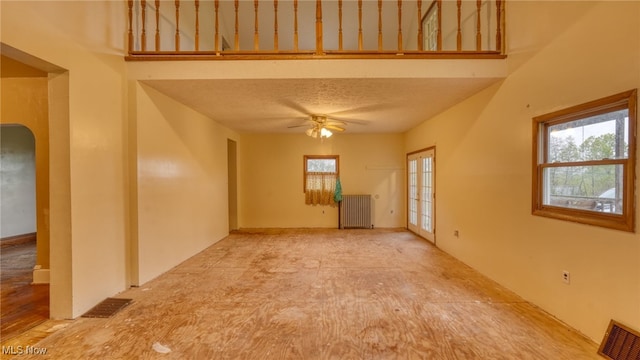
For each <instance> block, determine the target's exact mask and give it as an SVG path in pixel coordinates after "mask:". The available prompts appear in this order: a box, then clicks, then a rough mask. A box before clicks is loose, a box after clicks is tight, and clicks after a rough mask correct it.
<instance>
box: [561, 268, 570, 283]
mask: <svg viewBox="0 0 640 360" xmlns="http://www.w3.org/2000/svg"><path fill="white" fill-rule="evenodd" d="M562 282H563V283H565V284H567V285H569V284H570V283H571V273H570V272H568V271H566V270H563V271H562Z"/></svg>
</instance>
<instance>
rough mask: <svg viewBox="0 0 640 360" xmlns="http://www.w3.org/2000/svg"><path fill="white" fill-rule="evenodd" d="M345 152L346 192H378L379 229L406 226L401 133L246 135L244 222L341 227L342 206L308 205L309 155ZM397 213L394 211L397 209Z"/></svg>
mask: <svg viewBox="0 0 640 360" xmlns="http://www.w3.org/2000/svg"><path fill="white" fill-rule="evenodd" d="M304 155H339V156H340V181H341V184H342V190H343V194H371V195H374V202H373V206H374V217H373V224H374V226H376V227H402V226H405V217H404V214H405V209H404V199H403V191H404V190H403V189H404V177H405V174H404V159H405V154H404V147H403V136H402V135H400V134H386V135H364V134H361V135H358V134H347V133H344V134H337V135H335V136H333V137H331V138H329V139H327V140H324V141H322V142H321V141H320V140H318V139H312V138H310V137H308V136H306V135H304V134H272V135H266V134H245V135H243V136H242V143H241V145H240V146H239V159H240V160H239V164H240V169H239V177H240V194H239V202H240V204H239V209H240V214H239V218H240V219H239V222H240V223H239V226H240V227H241V228H261V227H280V228H285V227H337V226H338V212H337V208H335V207H330V206H311V205H305V203H304V202H305V201H304V193H303V188H302V187H303V183H302V176H303V173H302V171H303V156H304ZM392 212H393V213H392Z"/></svg>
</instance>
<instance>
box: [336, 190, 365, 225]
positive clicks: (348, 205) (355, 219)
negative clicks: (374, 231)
mask: <svg viewBox="0 0 640 360" xmlns="http://www.w3.org/2000/svg"><path fill="white" fill-rule="evenodd" d="M341 206H342V211H341V216H340V217H341V219H340V224H341V227H342V228H343V229H371V228H372V224H371V195H343V196H342V202H341Z"/></svg>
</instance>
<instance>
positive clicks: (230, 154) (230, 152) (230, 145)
mask: <svg viewBox="0 0 640 360" xmlns="http://www.w3.org/2000/svg"><path fill="white" fill-rule="evenodd" d="M227 176H228V184H229V190H228V193H229V231H233V230H238V148H237V143H236V142H235V141H233V140H231V139H227Z"/></svg>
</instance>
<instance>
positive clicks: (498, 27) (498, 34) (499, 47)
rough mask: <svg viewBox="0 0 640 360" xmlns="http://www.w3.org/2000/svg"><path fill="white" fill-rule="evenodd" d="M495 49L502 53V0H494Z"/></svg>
mask: <svg viewBox="0 0 640 360" xmlns="http://www.w3.org/2000/svg"><path fill="white" fill-rule="evenodd" d="M496 12H497V17H496V51H497V52H499V53H502V29H501V27H502V0H496Z"/></svg>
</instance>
